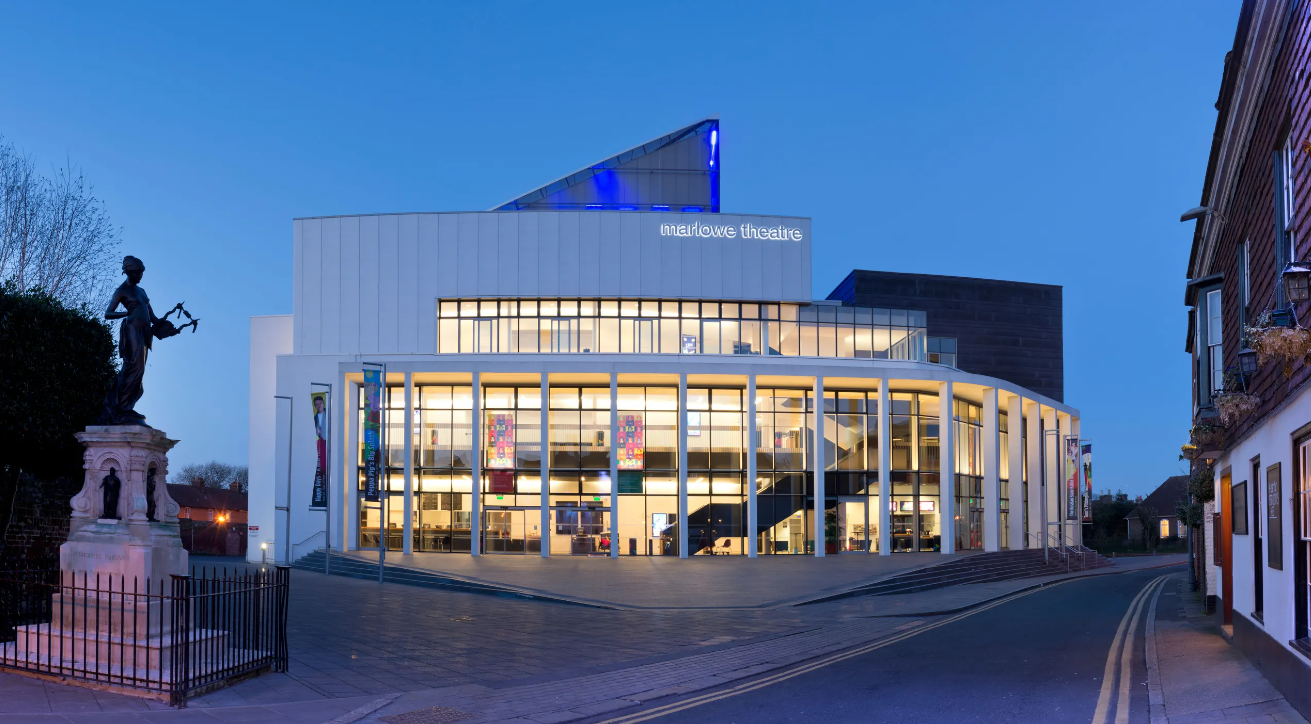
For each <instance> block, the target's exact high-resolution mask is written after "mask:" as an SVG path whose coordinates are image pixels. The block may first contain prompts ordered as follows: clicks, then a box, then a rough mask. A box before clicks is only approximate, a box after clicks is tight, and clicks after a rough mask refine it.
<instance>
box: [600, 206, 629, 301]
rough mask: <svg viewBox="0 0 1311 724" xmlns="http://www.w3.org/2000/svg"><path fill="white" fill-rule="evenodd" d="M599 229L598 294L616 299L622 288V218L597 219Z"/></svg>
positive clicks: (606, 217) (611, 215)
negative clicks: (598, 220)
mask: <svg viewBox="0 0 1311 724" xmlns="http://www.w3.org/2000/svg"><path fill="white" fill-rule="evenodd" d="M598 218H599V219H600V222H599V223H600V229H601V241H600V243H601V253H600V254H599V255H598V256H597V273H598V274H599V275H600V279H599V280H598V287H597V290H598V293H599V294H601V295H603V296H607V297H617V296H619V294H620V293H621V290H622V289H623V288H624V285H623V266H622V255H621V252H620V250H621V249H623V244H624V242H623V238H624V232H623V228H622V222H623V220H624V217H622V216H618V215H616V214H606V215H605V216H601V217H598Z"/></svg>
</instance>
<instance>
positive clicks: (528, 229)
mask: <svg viewBox="0 0 1311 724" xmlns="http://www.w3.org/2000/svg"><path fill="white" fill-rule="evenodd" d="M518 216H519V290H520V292H519V293H520V294H522V295H524V296H525V297H535V296H537V294H538V290H540V289H541V288H542V280H541V268H540V261H539V259H540V253H539V252H540V251H541V233H540V231H539V228H538V226H539V221H540V219H541V215H540V214H537V213H535V212H532V211H529V212H526V213H521V214H518Z"/></svg>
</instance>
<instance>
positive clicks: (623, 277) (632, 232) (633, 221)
mask: <svg viewBox="0 0 1311 724" xmlns="http://www.w3.org/2000/svg"><path fill="white" fill-rule="evenodd" d="M649 216H650V215H649V214H648V215H647V216H638V215H637V214H624V215H622V216H620V217H619V248H617V249H615V250H614V255H615V256H616V257H618V258H619V273H618V274H617V275H616V279H619V280H620V285H619V288H620V289H621V290H625V291H627V290H629V289H639V290H640V289H641V286H642V225H643V224H645V223H647V222H646V219H647V218H648V217H649Z"/></svg>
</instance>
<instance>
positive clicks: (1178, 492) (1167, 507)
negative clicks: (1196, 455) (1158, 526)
mask: <svg viewBox="0 0 1311 724" xmlns="http://www.w3.org/2000/svg"><path fill="white" fill-rule="evenodd" d="M1187 499H1188V476H1187V475H1174V476H1171V477H1168V478H1166V479H1165V482H1164V483H1161V485H1160V486H1159V487H1157V488H1156V490H1153V491H1152V494H1151V495H1149V496H1147V497H1146V498H1143V502H1141V503H1139V504H1138V506H1137V507H1136V508H1134V509H1133V510H1131V511H1129V514H1128V515H1126V516H1125V517H1126V518H1132V519H1134V520H1137V519H1138V508H1151V509H1152V510H1153V511H1155V513H1154V515H1156V516H1157V517H1161V516H1173V515H1174V514H1175V513H1174V509H1175V506H1176V505H1177V504H1179V503H1181V502H1183V501H1185V500H1187Z"/></svg>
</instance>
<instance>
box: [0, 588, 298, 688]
mask: <svg viewBox="0 0 1311 724" xmlns="http://www.w3.org/2000/svg"><path fill="white" fill-rule="evenodd" d="M289 579H290V569H288V568H286V567H284V566H279V567H276V568H273V569H257V570H247V571H240V570H238V571H231V572H229V571H227V570H226V569H225V570H221V571H220V570H217V569H208V570H206V569H203V568H202V569H194V568H193V569H192V574H191V575H189V576H173V577H172V579H171V580H168V581H164V580H138V579H126V578H123V577H121V576H112V575H106V574H100V575H97V574H88V573H84V572H67V571H59V570H51V569H43V570H10V571H0V669H10V670H18V671H26V672H33V673H38V674H46V675H52V676H62V677H66V678H70V679H77V680H81V681H87V682H91V683H95V684H100V685H106V686H110V687H120V688H124V689H136V690H143V691H146V692H151V693H154V694H159V695H164V696H167V698H168V699H169V701H170V702H172V703H173V704H174V705H175V706H185V703H186V700H187V698H188V697H190V696H195V695H197V694H199V693H202V692H204V691H208V690H210V689H213V688H217V687H220V686H223V685H225V684H226V683H227V682H229V681H231V680H233V679H238V678H242V677H244V676H248V675H251V674H253V673H257V672H260V671H263V670H272V671H286V670H287V593H288V584H289Z"/></svg>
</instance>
